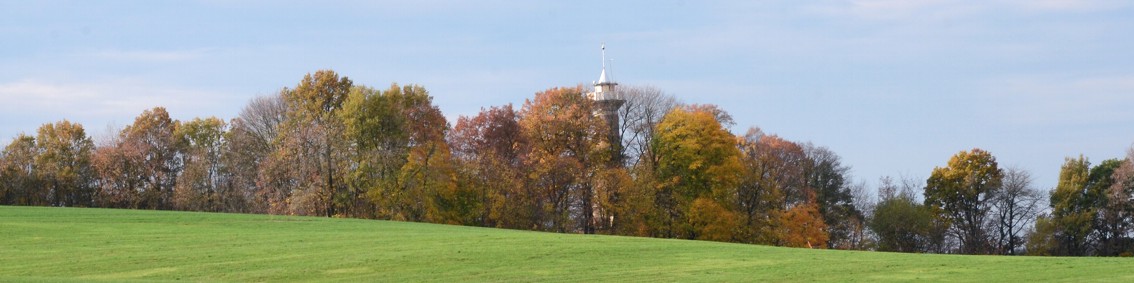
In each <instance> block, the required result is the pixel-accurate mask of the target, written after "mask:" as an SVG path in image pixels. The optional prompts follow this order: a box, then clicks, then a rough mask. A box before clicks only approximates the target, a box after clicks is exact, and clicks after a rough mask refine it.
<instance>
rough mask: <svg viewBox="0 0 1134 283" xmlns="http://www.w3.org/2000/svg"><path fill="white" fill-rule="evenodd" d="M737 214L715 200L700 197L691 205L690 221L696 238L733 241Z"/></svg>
mask: <svg viewBox="0 0 1134 283" xmlns="http://www.w3.org/2000/svg"><path fill="white" fill-rule="evenodd" d="M736 222H737V221H736V214H734V213H733V212H732V211H730V210H728V209H726V208H725V207H724V206H721V205H720V203H718V202H717V201H715V200H712V199H709V198H707V197H700V198H697V199H696V200H693V204H692V205H691V206H690V207H689V223H690V226H692V227H691V228H692V230H693V235H695V237H696V239H700V240H709V241H719V242H725V241H732V240H733V239H734V238H735V236H734V235H733V234H734V233H735V231H736V225H737V223H736Z"/></svg>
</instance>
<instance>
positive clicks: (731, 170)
mask: <svg viewBox="0 0 1134 283" xmlns="http://www.w3.org/2000/svg"><path fill="white" fill-rule="evenodd" d="M715 114H717V113H713V112H711V111H706V110H705V109H703V108H696V107H683V108H677V109H674V110H672V111H670V112H669V114H666V115H665V117H664V118H663V119H662V121H661V123H659V124H658V126H657V130H656V132H655V135H656V136H655V137H654V139H653V143H654V144H653V148H654V150H655V152H656V153H657V156H658V163H657V172H656V176H657V179H658V182H659V183H658V185H657V197H656V198H655V201H656V202H657V206H658V209H659V210H660V211H661V212H662V213H663V214H664V215H663V216H662V217H663V219H662V222H663V223H662V227H658V228H660V229H661V231H659V232H661V234H662V235H663V236H666V237H678V238H689V239H695V238H697V231H696V230H695V229H693V228H694V227H691V226H690V224H691V223H689V215H688V214H689V212H690V209H691V206H692V204H693V201H694V200H696V199H698V198H708V199H712V200H713V201H716V202H717V203H718V204H721V205H729V204H732V203H733V202H734V198H735V197H734V196H735V194H736V190H735V188H736V185H737V184H738V183H739V181H740V180H739V177H740V176H739V174H740V172H741V170H742V167H741V164H740V159H739V155H740V152H739V151H738V150H737V147H736V144H735V143H736V140H735V137H734V136H733V135H732V134H731V133H729V132H728V130H726V129H725V128H724V127H723V126H722V125H721V123H720V122H719V120H718V117H719V116H718V115H715ZM726 209H728V210H731V208H729V207H727V206H726Z"/></svg>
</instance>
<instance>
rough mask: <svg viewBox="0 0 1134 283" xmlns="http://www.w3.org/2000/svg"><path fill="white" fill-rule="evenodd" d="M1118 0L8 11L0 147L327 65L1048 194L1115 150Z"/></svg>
mask: <svg viewBox="0 0 1134 283" xmlns="http://www.w3.org/2000/svg"><path fill="white" fill-rule="evenodd" d="M1131 31H1134V2H1131V1H1104V0H1098V1H1091V0H1081V1H1071V0H985V1H952V0H925V1H912V0H859V1H823V0H820V1H665V0H658V1H405V2H386V1H6V0H0V140H2V141H3V144H7V143H8V142H10V141H11V140H12V138H14V137H16V136H17V135H18V134H20V133H27V134H30V135H34V134H35V130H36V129H37V128H38V127H39V126H40V125H42V124H44V123H50V122H55V121H59V120H63V119H67V120H70V121H73V122H79V123H81V124H83V125H84V127H85V128H86V129H87V131H88V133H89V134H90V135H92V136H94V137H95V139H96V140H98V139H100V138H101V137H105V136H108V135H109V134H110V133H113V132H115V131H117V129H119V128H121V127H123V126H124V125H127V124H130V123H132V122H133V119H134V117H136V116H138V115H139V114H140V113H141V112H142V111H144V110H146V109H149V108H152V107H155V106H163V107H166V108H167V109H168V110H169V112H170V114H171V115H172V116H173V118H175V119H181V120H189V119H193V118H194V117H208V116H216V117H220V118H224V119H230V118H232V117H235V116H236V115H237V113H239V111H240V109H241V108H242V107H243V106H244V105H245V104H246V103H247V102H248V101H249V100H250V99H252V98H253V97H256V96H259V95H269V94H273V93H276V92H277V91H278V90H279V89H281V88H283V87H293V86H295V85H296V84H297V83H298V82H299V80H300V79H302V77H303V75H304V74H306V73H311V72H315V71H317V70H320V69H333V70H335V71H337V72H338V73H339V74H340V75H344V76H347V77H350V78H351V79H352V80H353V81H354V82H355V83H360V84H365V85H370V86H374V87H379V88H384V87H386V86H388V85H390V84H392V83H399V84H409V83H413V84H420V85H423V86H424V87H425V88H427V89H428V90H429V91H430V94H431V95H432V96H433V97H434V102H435V103H436V104H437V105H438V106H439V107H440V108H441V110H442V111H443V112H444V113H445V114H446V116H447V117H448V118H449V120H450V122H451V123H452V122H455V121H456V118H457V117H459V116H461V115H475V114H476V113H477V112H478V111H479V110H480V109H481V108H482V107H490V106H498V105H504V104H509V103H511V104H514V105H522V104H523V102H524V100H525V99H528V98H531V97H532V96H533V95H534V93H536V92H538V91H541V90H545V89H548V88H551V87H556V86H575V85H578V84H589V83H591V82H592V81H594V80H597V79H598V75H599V71H600V70H601V64H602V59H601V56H600V50H599V46H600V44H602V43H605V44H606V46H607V49H606V51H607V58H608V60H609V64H610V70H609V71H610V72H611V76H612V77H613V79H614V80H616V81H618V82H619V83H621V84H622V85H623V86H647V85H648V86H654V87H657V88H659V89H661V90H663V91H664V92H665V93H667V94H669V95H672V96H674V97H676V98H678V99H679V100H681V101H683V102H686V103H700V104H716V105H719V106H721V107H722V108H723V109H725V110H726V111H728V112H729V113H731V114H732V115H733V117H734V118H735V120H736V123H737V125H736V126H734V127H733V128H732V131H733V132H734V133H738V134H743V133H744V132H745V131H746V130H747V128H749V127H759V128H761V129H762V130H763V131H764V132H766V133H770V134H776V135H779V136H780V137H783V138H786V139H789V140H793V141H799V142H811V143H814V144H816V145H820V146H825V147H828V148H830V149H831V150H832V151H834V152H835V153H837V154H839V155H840V156H841V157H842V159H843V162H844V163H845V164H846V165H849V166H850V167H851V174H852V175H853V176H854V179H855V180H856V182H865V183H866V184H867V185H868V187H871V189H872V188H873V185H874V184H877V180H878V178H880V177H882V176H892V177H894V178H909V179H917V180H922V181H923V180H924V179H925V178H926V177H928V176H929V174H930V172H931V171H932V170H933V168H934V167H938V166H945V164H946V162H947V161H948V159H949V157H950V156H952V155H953V154H956V153H957V152H959V151H962V150H968V149H972V148H981V149H985V150H988V151H989V152H991V153H992V154H993V155H994V156H996V158H997V161H998V162H999V163H1000V165H1001V166H1002V167H1016V168H1019V169H1023V170H1026V171H1028V172H1030V173H1031V174H1032V175H1033V176H1034V177H1035V185H1036V187H1037V189H1041V190H1047V189H1050V188H1052V187H1054V185H1055V184H1056V183H1057V180H1058V176H1059V168H1060V165H1062V163H1063V162H1064V158H1065V157H1069V156H1079V155H1080V154H1082V155H1083V156H1086V157H1088V158H1089V159H1090V160H1091V161H1092V162H1093V163H1094V164H1097V163H1099V162H1100V161H1102V160H1105V159H1109V158H1122V157H1124V156H1125V155H1126V151H1127V150H1128V149H1130V148H1131V146H1132V145H1134V110H1132V108H1131V106H1134V52H1132V50H1134V36H1132V34H1134V33H1131Z"/></svg>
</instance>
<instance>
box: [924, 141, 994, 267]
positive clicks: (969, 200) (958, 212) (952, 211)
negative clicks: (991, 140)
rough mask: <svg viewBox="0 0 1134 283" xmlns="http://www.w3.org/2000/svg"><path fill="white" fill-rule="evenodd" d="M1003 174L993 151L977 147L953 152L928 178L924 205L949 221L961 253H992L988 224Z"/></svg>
mask: <svg viewBox="0 0 1134 283" xmlns="http://www.w3.org/2000/svg"><path fill="white" fill-rule="evenodd" d="M1003 176H1004V173H1003V171H1002V170H1000V168H999V167H998V166H997V163H996V158H995V157H993V156H992V154H991V153H989V152H987V151H984V150H981V149H979V148H974V149H972V150H969V151H961V152H959V153H957V154H956V155H953V157H952V158H950V159H949V164H948V165H947V166H946V167H938V168H934V169H933V173H932V174H931V175H930V177H929V179H928V180H926V187H925V205H926V206H929V207H930V208H931V209H933V210H934V211H935V213H937V214H938V215H939V216H941V217H943V218H944V219H946V220H947V221H948V223H949V224H950V226H951V227H952V229H951V230H952V231H953V235H954V236H955V237H957V239H958V241H960V244H961V246H960V252H961V253H966V254H982V253H990V252H991V248H990V247H991V245H990V244H989V237H988V233H987V232H986V231H985V223H986V221H988V213H989V210H990V209H991V206H992V201H991V199H992V197H993V196H995V195H996V192H997V191H998V190H999V189H1000V186H1001V182H1002V179H1003Z"/></svg>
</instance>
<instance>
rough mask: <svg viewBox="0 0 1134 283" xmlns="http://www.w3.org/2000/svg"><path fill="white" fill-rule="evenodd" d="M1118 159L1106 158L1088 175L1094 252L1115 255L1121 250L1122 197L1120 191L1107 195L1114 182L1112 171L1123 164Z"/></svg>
mask: <svg viewBox="0 0 1134 283" xmlns="http://www.w3.org/2000/svg"><path fill="white" fill-rule="evenodd" d="M1122 163H1123V162H1122V161H1120V160H1118V159H1107V160H1103V161H1102V162H1100V163H1099V165H1098V166H1095V167H1093V168H1091V173H1090V174H1089V175H1088V177H1087V191H1088V194H1089V195H1092V196H1094V199H1095V203H1094V204H1093V206H1094V210H1095V217H1094V221H1093V225H1092V226H1093V227H1092V228H1093V230H1094V231H1092V236H1091V237H1092V238H1093V241H1094V242H1095V243H1094V244H1095V245H1094V247H1091V249H1092V250H1093V253H1094V254H1095V255H1102V256H1116V255H1118V253H1119V252H1120V245H1121V242H1122V241H1123V238H1125V237H1126V232H1127V231H1125V229H1123V227H1122V225H1121V224H1120V223H1121V222H1122V220H1121V218H1122V216H1121V210H1122V209H1121V207H1122V206H1123V204H1122V203H1123V198H1126V197H1124V196H1122V195H1121V194H1119V195H1116V196H1115V197H1113V198H1112V197H1110V194H1109V193H1108V191H1110V189H1111V187H1113V186H1114V184H1115V183H1117V182H1116V180H1115V178H1114V176H1115V172H1116V171H1118V169H1119V168H1120V167H1121V166H1122Z"/></svg>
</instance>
